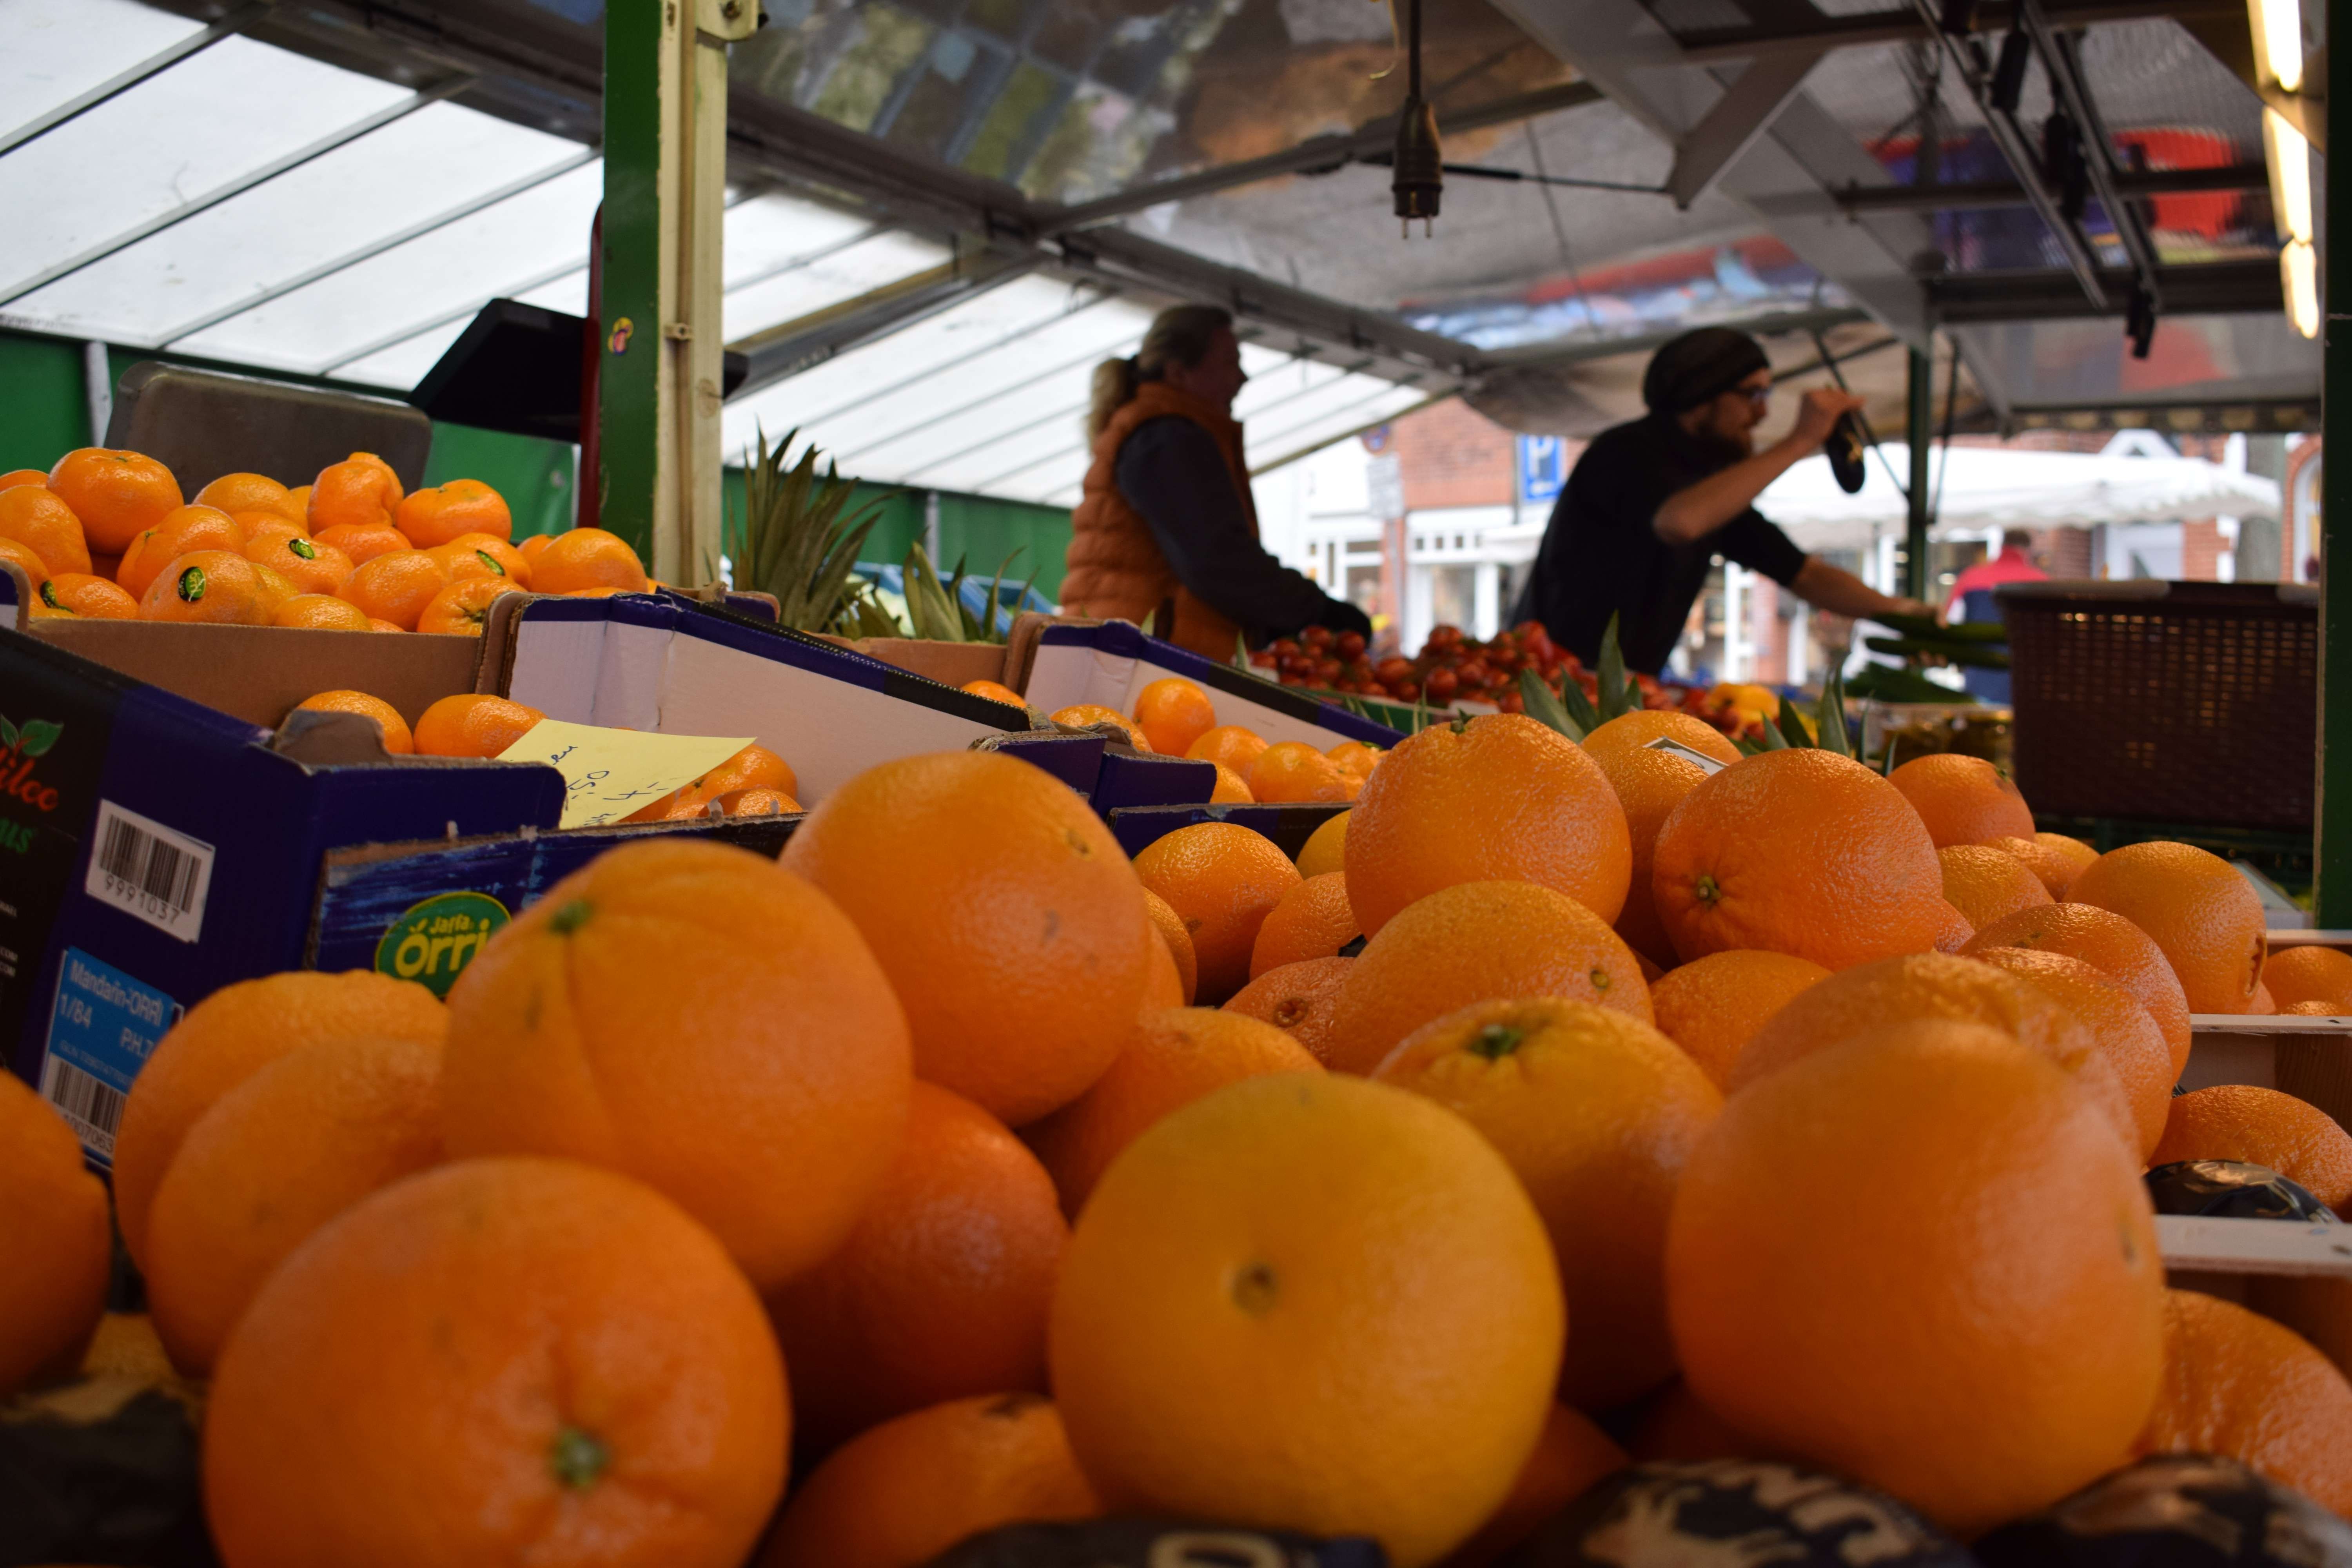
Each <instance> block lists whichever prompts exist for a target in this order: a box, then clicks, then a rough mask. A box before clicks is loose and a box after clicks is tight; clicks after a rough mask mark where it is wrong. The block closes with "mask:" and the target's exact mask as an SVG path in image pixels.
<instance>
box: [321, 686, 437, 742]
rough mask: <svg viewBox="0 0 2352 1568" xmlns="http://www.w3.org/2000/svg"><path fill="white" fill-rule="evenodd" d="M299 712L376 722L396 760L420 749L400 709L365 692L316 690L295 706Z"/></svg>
mask: <svg viewBox="0 0 2352 1568" xmlns="http://www.w3.org/2000/svg"><path fill="white" fill-rule="evenodd" d="M294 708H295V710H296V711H297V712H299V711H301V710H304V709H306V708H307V709H309V710H312V711H313V712H319V713H358V714H362V715H364V716H365V717H367V718H370V719H373V720H374V721H375V723H376V728H377V729H379V730H381V731H383V749H384V750H385V751H386V752H390V753H391V754H392V755H394V756H395V757H404V756H408V755H410V754H411V753H413V752H415V750H416V737H415V736H414V735H413V734H411V733H410V732H409V729H408V721H407V720H405V719H403V718H402V717H401V716H400V710H399V709H397V708H394V706H393V705H392V704H391V703H389V702H386V701H385V700H383V698H381V697H371V696H369V695H368V694H367V693H366V692H364V691H352V690H346V689H338V690H334V691H316V692H312V693H311V694H310V696H308V697H305V698H304V699H302V700H301V701H299V702H297V703H296V704H294Z"/></svg>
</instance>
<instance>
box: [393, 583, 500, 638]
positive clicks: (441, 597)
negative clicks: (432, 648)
mask: <svg viewBox="0 0 2352 1568" xmlns="http://www.w3.org/2000/svg"><path fill="white" fill-rule="evenodd" d="M521 592H522V590H521V589H520V588H518V587H516V586H515V585H514V584H512V583H510V582H509V581H508V580H507V579H506V578H504V577H467V578H463V579H461V580H459V581H457V582H455V583H452V584H449V585H448V586H447V587H446V588H444V589H442V590H441V591H440V592H439V593H437V594H436V595H433V599H432V602H431V603H429V604H427V605H425V610H424V613H423V614H421V615H419V616H417V617H416V629H417V630H418V631H420V632H441V633H454V634H456V635H457V636H458V637H480V636H481V635H482V627H483V626H484V624H485V623H487V622H488V620H489V618H490V603H491V601H492V600H494V599H497V598H498V597H499V596H500V595H505V594H520V593H521Z"/></svg>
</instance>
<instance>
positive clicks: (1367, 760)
mask: <svg viewBox="0 0 2352 1568" xmlns="http://www.w3.org/2000/svg"><path fill="white" fill-rule="evenodd" d="M1323 754H1324V755H1325V756H1327V757H1328V758H1330V759H1331V761H1332V762H1333V763H1336V764H1338V766H1339V771H1340V772H1341V773H1349V774H1352V775H1353V776H1354V777H1355V778H1356V779H1357V780H1358V781H1359V782H1361V781H1362V780H1365V779H1368V778H1370V777H1371V776H1372V770H1373V769H1374V768H1377V767H1379V766H1380V765H1381V758H1383V757H1385V756H1387V755H1388V753H1387V752H1383V751H1381V749H1380V748H1379V747H1378V746H1375V745H1372V744H1370V742H1364V741H1342V742H1339V744H1338V745H1336V746H1334V747H1332V748H1331V749H1330V750H1329V751H1328V752H1324V753H1323Z"/></svg>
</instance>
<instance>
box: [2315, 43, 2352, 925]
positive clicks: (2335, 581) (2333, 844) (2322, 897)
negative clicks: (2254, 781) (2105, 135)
mask: <svg viewBox="0 0 2352 1568" xmlns="http://www.w3.org/2000/svg"><path fill="white" fill-rule="evenodd" d="M2327 20H2328V25H2329V26H2330V27H2331V28H2332V27H2335V26H2352V0H2331V4H2330V5H2328V7H2327ZM2338 60H2342V61H2345V62H2346V63H2345V64H2343V65H2340V66H2339V65H2338V64H2337V63H2336V62H2337V61H2338ZM2327 77H2328V81H2327V85H2328V87H2329V88H2330V89H2333V88H2334V87H2335V86H2336V79H2337V78H2339V77H2340V78H2342V79H2344V82H2345V90H2346V91H2347V92H2352V48H2347V49H2345V50H2344V51H2342V52H2341V53H2337V52H2336V51H2333V50H2331V51H2330V52H2329V55H2328V67H2327ZM2346 101H2347V102H2352V100H2346ZM2324 162H2325V166H2326V171H2327V175H2326V179H2327V184H2326V188H2325V194H2324V197H2323V199H2324V200H2325V202H2326V206H2325V207H2324V208H2323V209H2322V210H2324V211H2326V212H2327V213H2329V214H2331V215H2333V214H2338V213H2352V157H2347V158H2329V159H2326V160H2325V161H2324ZM2339 192H2340V193H2342V195H2343V196H2344V200H2343V201H2341V202H2338V201H2337V200H2336V195H2337V194H2338V193H2339ZM2337 237H2338V236H2336V235H2334V234H2333V231H2330V238H2331V241H2332V240H2333V239H2334V238H2337ZM2320 301H2321V305H2322V307H2323V309H2324V310H2325V311H2326V314H2324V315H2323V316H2322V318H2321V320H2322V325H2321V328H2320V341H2321V342H2322V343H2323V344H2324V345H2325V346H2326V379H2325V381H2324V382H2323V384H2322V387H2323V400H2322V403H2321V416H2320V423H2321V427H2322V429H2323V430H2324V431H2325V432H2326V437H2327V439H2328V440H2330V441H2331V442H2333V443H2334V445H2333V446H2332V447H2327V448H2326V449H2324V450H2323V452H2322V455H2321V457H2320V459H2319V461H2320V463H2321V468H2320V471H2319V486H2320V507H2319V524H2320V526H2319V757H2318V763H2317V765H2318V769H2319V777H2318V787H2319V806H2318V821H2317V823H2316V824H2315V828H2314V834H2313V837H2314V844H2313V848H2314V851H2315V856H2314V860H2315V870H2316V872H2317V873H2318V881H2319V886H2318V889H2317V892H2318V898H2317V900H2316V904H2317V907H2316V909H2315V915H2316V917H2317V923H2318V924H2320V925H2321V926H2324V927H2326V928H2328V929H2330V930H2342V929H2343V928H2344V927H2346V926H2352V322H2347V324H2346V325H2345V326H2343V327H2338V326H2337V325H2336V322H2337V321H2341V320H2344V318H2343V317H2341V316H2338V315H2336V313H2335V309H2336V305H2337V304H2339V303H2341V304H2343V305H2344V307H2345V309H2346V310H2347V311H2352V244H2344V245H2336V244H2334V243H2330V244H2329V245H2328V247H2327V256H2326V275H2325V277H2324V278H2323V279H2322V287H2321V289H2320ZM2339 456H2340V457H2342V458H2344V461H2342V462H2340V463H2338V462H2331V461H2330V460H2329V459H2330V458H2336V457H2339ZM2338 533H2342V534H2344V535H2345V541H2344V542H2343V543H2342V544H2341V545H2339V544H2337V542H2336V535H2337V534H2338Z"/></svg>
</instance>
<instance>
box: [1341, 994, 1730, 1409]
mask: <svg viewBox="0 0 2352 1568" xmlns="http://www.w3.org/2000/svg"><path fill="white" fill-rule="evenodd" d="M1372 1079H1373V1081H1375V1082H1378V1083H1391V1084H1394V1085H1395V1086H1396V1087H1397V1088H1399V1089H1411V1090H1412V1091H1413V1092H1414V1093H1416V1094H1421V1095H1426V1096H1427V1097H1428V1098H1430V1099H1432V1100H1435V1101H1437V1103H1438V1104H1440V1105H1443V1106H1444V1107H1445V1108H1446V1109H1447V1110H1453V1111H1455V1112H1457V1113H1459V1114H1460V1115H1461V1116H1462V1117H1463V1118H1464V1119H1465V1120H1466V1121H1468V1122H1469V1123H1470V1125H1471V1126H1473V1127H1475V1128H1476V1129H1477V1130H1478V1131H1480V1132H1481V1133H1483V1134H1485V1135H1486V1141H1487V1142H1490V1143H1492V1144H1493V1145H1494V1146H1495V1147H1496V1150H1498V1151H1499V1152H1501V1154H1502V1156H1503V1158H1504V1160H1506V1161H1507V1162H1508V1163H1509V1164H1510V1167H1511V1169H1512V1170H1513V1171H1514V1172H1515V1173H1517V1175H1518V1178H1519V1181H1520V1182H1521V1184H1524V1185H1525V1186H1526V1188H1527V1190H1528V1197H1530V1198H1532V1199H1533V1200H1534V1201H1535V1205H1536V1212H1537V1213H1538V1215H1542V1216H1543V1222H1544V1229H1545V1230H1546V1231H1547V1232H1548V1233H1549V1235H1550V1237H1551V1248H1552V1255H1553V1257H1554V1258H1557V1259H1558V1260H1559V1275H1560V1285H1561V1288H1562V1289H1564V1290H1565V1291H1566V1293H1567V1296H1568V1300H1569V1305H1570V1311H1571V1314H1572V1318H1573V1321H1574V1326H1575V1332H1573V1333H1572V1334H1570V1336H1569V1341H1568V1356H1567V1360H1566V1362H1565V1363H1564V1364H1563V1365H1562V1366H1561V1368H1560V1390H1559V1393H1560V1397H1561V1398H1562V1399H1565V1400H1567V1401H1568V1402H1569V1403H1570V1405H1575V1406H1576V1407H1577V1408H1579V1409H1580V1410H1588V1411H1591V1410H1607V1409H1611V1408H1612V1407H1614V1406H1616V1405H1622V1404H1624V1403H1625V1402H1626V1401H1627V1400H1630V1399H1633V1398H1636V1397H1638V1396H1640V1395H1642V1394H1646V1393H1648V1392H1649V1391H1650V1390H1651V1389H1653V1388H1655V1387H1656V1386H1657V1385H1658V1384H1662V1383H1664V1381H1665V1380H1666V1379H1667V1378H1669V1377H1671V1376H1673V1375H1674V1371H1675V1352H1674V1346H1673V1344H1672V1343H1671V1342H1669V1340H1668V1338H1667V1334H1666V1305H1665V1279H1664V1273H1663V1261H1662V1260H1663V1257H1664V1250H1665V1241H1666V1213H1667V1210H1668V1209H1669V1208H1670V1207H1671V1206H1672V1205H1673V1204H1674V1197H1675V1183H1676V1182H1677V1181H1678V1180H1679V1179H1680V1178H1681V1175H1682V1171H1683V1165H1684V1163H1685V1162H1686V1161H1687V1160H1688V1159H1689V1158H1690V1152H1691V1150H1692V1148H1693V1147H1694V1146H1696V1144H1697V1142H1698V1141H1699V1139H1700V1138H1701V1137H1702V1135H1704V1134H1705V1132H1706V1129H1707V1126H1708V1124H1709V1123H1710V1122H1712V1121H1714V1120H1715V1118H1716V1116H1717V1113H1718V1112H1720V1111H1721V1110H1722V1109H1723V1096H1722V1095H1721V1094H1720V1093H1719V1092H1717V1089H1716V1087H1715V1086H1714V1085H1713V1084H1711V1083H1709V1082H1708V1081H1707V1080H1706V1074H1704V1073H1702V1072H1700V1071H1699V1070H1698V1068H1697V1066H1696V1064H1695V1063H1693V1062H1692V1061H1691V1059H1690V1058H1688V1057H1686V1056H1685V1055H1684V1054H1683V1053H1682V1052H1681V1051H1679V1050H1677V1049H1676V1048H1675V1044H1674V1042H1673V1041H1672V1040H1669V1039H1667V1038H1666V1037H1664V1035H1662V1034H1660V1033H1658V1031H1657V1030H1655V1029H1654V1028H1652V1027H1650V1026H1648V1025H1647V1024H1643V1023H1640V1022H1638V1021H1636V1020H1634V1019H1632V1018H1628V1017H1627V1016H1624V1015H1623V1014H1622V1013H1612V1012H1610V1011H1607V1010H1606V1009H1604V1008H1600V1007H1595V1006H1593V1005H1591V1003H1589V1002H1564V1001H1561V1000H1559V998H1557V997H1538V998H1534V999H1530V1000H1520V1001H1506V1002H1479V1003H1474V1004H1473V1005H1470V1006H1467V1007H1465V1008H1463V1009H1462V1010H1461V1011H1459V1012H1456V1013H1449V1014H1447V1015H1446V1016H1444V1017H1443V1018H1439V1019H1437V1020H1435V1021H1434V1022H1432V1023H1429V1024H1425V1025H1423V1026H1422V1027H1421V1028H1419V1029H1417V1030H1415V1031H1414V1032H1413V1033H1412V1035H1411V1036H1409V1037H1407V1038H1406V1039H1405V1041H1404V1043H1403V1044H1402V1045H1400V1046H1399V1047H1397V1048H1396V1050H1395V1051H1394V1052H1392V1053H1391V1055H1390V1057H1389V1058H1388V1059H1387V1060H1386V1061H1384V1062H1382V1063H1381V1066H1380V1068H1379V1069H1378V1070H1377V1071H1375V1072H1374V1073H1373V1074H1372Z"/></svg>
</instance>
